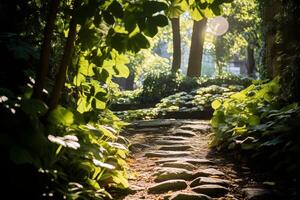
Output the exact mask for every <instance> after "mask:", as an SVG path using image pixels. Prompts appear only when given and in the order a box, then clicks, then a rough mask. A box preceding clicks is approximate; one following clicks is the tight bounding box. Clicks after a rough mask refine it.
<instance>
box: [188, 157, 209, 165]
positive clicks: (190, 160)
mask: <svg viewBox="0 0 300 200" xmlns="http://www.w3.org/2000/svg"><path fill="white" fill-rule="evenodd" d="M184 161H185V162H188V163H191V164H195V165H197V164H213V162H212V161H210V160H207V159H200V158H185V159H184Z"/></svg>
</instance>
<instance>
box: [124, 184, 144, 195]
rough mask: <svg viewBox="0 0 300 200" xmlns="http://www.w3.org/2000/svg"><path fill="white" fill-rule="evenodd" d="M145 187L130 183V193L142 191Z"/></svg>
mask: <svg viewBox="0 0 300 200" xmlns="http://www.w3.org/2000/svg"><path fill="white" fill-rule="evenodd" d="M144 189H145V188H144V187H140V186H137V185H129V188H128V189H127V190H128V193H131V194H132V193H136V192H138V191H142V190H144Z"/></svg>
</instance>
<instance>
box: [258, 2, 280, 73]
mask: <svg viewBox="0 0 300 200" xmlns="http://www.w3.org/2000/svg"><path fill="white" fill-rule="evenodd" d="M263 2H264V5H263V11H262V18H263V23H264V25H265V26H264V27H265V30H264V41H265V52H264V53H265V57H264V64H265V67H266V72H267V77H268V78H273V77H275V76H277V75H279V65H280V63H279V62H278V59H277V57H278V55H279V52H280V51H281V50H280V46H279V43H278V42H276V34H277V30H276V24H279V23H275V19H276V16H277V15H278V14H280V12H281V9H282V6H281V1H278V0H265V1H263Z"/></svg>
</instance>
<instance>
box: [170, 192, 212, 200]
mask: <svg viewBox="0 0 300 200" xmlns="http://www.w3.org/2000/svg"><path fill="white" fill-rule="evenodd" d="M165 199H167V200H212V198H211V197H209V196H207V195H205V194H197V193H187V192H178V193H174V194H172V195H167V196H166V198H165Z"/></svg>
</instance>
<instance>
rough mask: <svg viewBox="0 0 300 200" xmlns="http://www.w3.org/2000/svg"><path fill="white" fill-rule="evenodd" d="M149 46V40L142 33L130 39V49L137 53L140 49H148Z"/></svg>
mask: <svg viewBox="0 0 300 200" xmlns="http://www.w3.org/2000/svg"><path fill="white" fill-rule="evenodd" d="M149 47H150V43H149V41H148V40H147V38H146V37H145V36H144V35H143V34H141V33H138V34H136V35H134V36H133V37H131V38H130V39H129V41H128V49H129V50H131V51H133V52H135V53H137V52H138V51H139V50H140V49H147V48H149Z"/></svg>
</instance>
